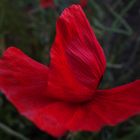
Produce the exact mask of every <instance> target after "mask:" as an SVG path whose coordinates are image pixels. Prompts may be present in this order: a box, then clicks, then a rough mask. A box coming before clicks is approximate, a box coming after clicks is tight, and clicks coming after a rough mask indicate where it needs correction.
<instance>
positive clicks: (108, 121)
mask: <svg viewBox="0 0 140 140" xmlns="http://www.w3.org/2000/svg"><path fill="white" fill-rule="evenodd" d="M138 114H140V80H137V81H135V82H132V83H130V84H126V85H123V86H120V87H116V88H113V89H110V90H98V91H97V94H96V97H95V98H93V100H92V101H91V102H90V103H87V104H83V105H82V106H81V107H79V109H78V110H77V111H76V113H75V115H74V116H73V118H72V119H71V121H69V122H68V123H67V127H68V129H69V130H73V131H77V130H88V131H97V130H99V129H101V128H102V127H103V126H106V125H116V124H118V123H120V122H122V121H124V120H125V119H128V118H129V117H131V116H134V115H138Z"/></svg>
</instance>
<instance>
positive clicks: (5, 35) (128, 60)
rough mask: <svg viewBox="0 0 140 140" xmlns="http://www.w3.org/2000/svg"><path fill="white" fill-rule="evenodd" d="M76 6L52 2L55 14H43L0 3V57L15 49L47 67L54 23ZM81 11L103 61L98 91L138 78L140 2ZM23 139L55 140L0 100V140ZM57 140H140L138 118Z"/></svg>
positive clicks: (17, 1)
mask: <svg viewBox="0 0 140 140" xmlns="http://www.w3.org/2000/svg"><path fill="white" fill-rule="evenodd" d="M78 2H79V1H78V0H77V1H76V0H55V4H56V7H55V8H47V9H43V8H41V7H40V4H39V0H12V1H11V0H0V54H2V53H3V51H4V50H5V49H6V48H7V47H8V46H17V47H18V48H20V49H21V50H23V51H24V52H25V53H26V54H28V55H29V56H30V57H32V58H34V59H36V60H37V61H39V62H42V63H44V64H48V63H49V50H50V47H51V45H52V43H53V41H54V37H55V24H56V20H57V18H58V16H59V15H60V13H61V12H62V10H63V9H64V8H65V7H67V6H69V5H71V4H72V3H78ZM84 11H85V13H86V15H87V17H88V19H89V21H90V23H91V25H92V27H94V31H95V33H96V35H97V37H98V39H99V41H100V44H101V45H102V47H103V48H104V51H105V54H106V58H107V70H106V73H105V75H104V77H103V80H102V83H101V87H102V88H107V87H115V86H117V85H121V84H123V83H127V82H130V81H133V80H135V79H138V78H140V1H139V0H116V1H114V0H98V1H97V0H89V1H88V5H87V6H86V7H84ZM27 139H29V140H55V138H53V137H51V136H50V135H48V134H46V133H44V132H41V131H40V130H39V129H38V128H36V127H35V126H34V125H33V124H32V123H31V122H29V121H28V120H26V119H25V118H24V117H22V116H20V115H19V113H18V112H17V111H16V109H15V108H14V107H13V106H12V105H11V104H10V103H9V102H8V101H7V100H6V99H5V98H4V97H3V95H2V94H0V140H27ZM59 140H140V117H139V116H135V117H133V118H130V119H129V120H127V121H125V122H123V123H121V124H119V125H117V126H115V127H105V128H103V129H102V130H101V131H100V132H98V133H94V132H93V133H89V132H77V133H68V134H66V135H65V136H64V137H62V138H59Z"/></svg>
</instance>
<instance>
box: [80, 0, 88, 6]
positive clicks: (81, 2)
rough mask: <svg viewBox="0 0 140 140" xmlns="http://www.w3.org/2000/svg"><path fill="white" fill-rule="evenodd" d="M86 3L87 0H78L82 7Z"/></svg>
mask: <svg viewBox="0 0 140 140" xmlns="http://www.w3.org/2000/svg"><path fill="white" fill-rule="evenodd" d="M87 3H88V0H80V5H81V6H82V7H86V6H87Z"/></svg>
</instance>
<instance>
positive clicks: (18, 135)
mask: <svg viewBox="0 0 140 140" xmlns="http://www.w3.org/2000/svg"><path fill="white" fill-rule="evenodd" d="M0 129H1V130H3V131H4V132H6V133H8V134H9V135H12V136H14V137H17V138H18V139H19V140H29V139H28V138H26V137H25V136H23V135H22V134H20V133H18V132H16V131H14V130H12V129H11V128H9V127H8V126H6V125H5V124H3V123H1V122H0Z"/></svg>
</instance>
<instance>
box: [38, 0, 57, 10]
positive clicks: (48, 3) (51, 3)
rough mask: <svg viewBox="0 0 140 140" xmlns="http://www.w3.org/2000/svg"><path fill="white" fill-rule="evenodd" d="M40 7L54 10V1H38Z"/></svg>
mask: <svg viewBox="0 0 140 140" xmlns="http://www.w3.org/2000/svg"><path fill="white" fill-rule="evenodd" d="M40 6H41V7H42V8H49V7H51V8H54V6H55V5H54V1H53V0H40Z"/></svg>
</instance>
